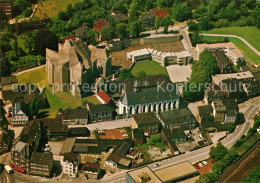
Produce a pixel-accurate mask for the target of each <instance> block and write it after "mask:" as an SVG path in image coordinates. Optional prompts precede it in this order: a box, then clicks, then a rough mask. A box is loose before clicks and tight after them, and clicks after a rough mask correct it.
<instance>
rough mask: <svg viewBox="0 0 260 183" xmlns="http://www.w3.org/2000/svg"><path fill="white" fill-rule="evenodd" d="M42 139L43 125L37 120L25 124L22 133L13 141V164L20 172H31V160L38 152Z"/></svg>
mask: <svg viewBox="0 0 260 183" xmlns="http://www.w3.org/2000/svg"><path fill="white" fill-rule="evenodd" d="M40 140H41V125H40V123H39V122H37V121H30V122H28V123H27V124H26V126H24V128H23V130H22V132H21V134H20V135H19V137H18V138H17V139H15V141H14V142H13V147H12V149H11V166H12V167H13V169H14V170H17V171H20V172H23V173H25V172H29V160H30V158H31V155H32V153H33V152H36V151H37V150H38V147H39V143H40Z"/></svg>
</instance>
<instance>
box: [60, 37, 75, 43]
mask: <svg viewBox="0 0 260 183" xmlns="http://www.w3.org/2000/svg"><path fill="white" fill-rule="evenodd" d="M66 40H74V41H75V40H76V38H75V36H69V37H65V38H63V39H62V40H61V41H62V43H65V41H66Z"/></svg>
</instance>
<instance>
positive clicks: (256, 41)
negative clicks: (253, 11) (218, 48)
mask: <svg viewBox="0 0 260 183" xmlns="http://www.w3.org/2000/svg"><path fill="white" fill-rule="evenodd" d="M202 33H207V34H230V35H236V36H240V37H242V38H244V39H245V40H247V41H248V42H249V43H250V44H251V45H252V46H253V47H255V48H256V49H257V50H258V51H260V29H257V28H256V27H255V26H246V27H223V28H217V29H212V30H209V31H202Z"/></svg>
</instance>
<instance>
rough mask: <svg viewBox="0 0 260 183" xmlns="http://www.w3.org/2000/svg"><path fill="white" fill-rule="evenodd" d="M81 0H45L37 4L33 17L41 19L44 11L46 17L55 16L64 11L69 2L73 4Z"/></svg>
mask: <svg viewBox="0 0 260 183" xmlns="http://www.w3.org/2000/svg"><path fill="white" fill-rule="evenodd" d="M81 1H83V0H45V1H43V2H42V3H40V4H39V7H38V9H37V11H36V13H35V17H38V18H40V19H42V18H43V17H44V13H45V16H46V17H49V18H51V17H55V16H57V15H58V13H59V12H60V11H65V10H66V9H67V6H68V5H69V4H72V5H73V4H75V3H77V2H81Z"/></svg>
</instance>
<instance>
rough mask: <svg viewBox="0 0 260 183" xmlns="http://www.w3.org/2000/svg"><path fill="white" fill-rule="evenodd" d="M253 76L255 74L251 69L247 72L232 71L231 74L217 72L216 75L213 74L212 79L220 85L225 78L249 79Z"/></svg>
mask: <svg viewBox="0 0 260 183" xmlns="http://www.w3.org/2000/svg"><path fill="white" fill-rule="evenodd" d="M253 77H254V76H253V74H252V73H251V72H250V71H245V72H239V73H231V74H216V75H215V76H212V81H213V82H214V83H215V84H217V85H218V84H219V83H220V82H221V81H222V80H224V79H229V78H236V79H238V80H240V79H247V78H253Z"/></svg>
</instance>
